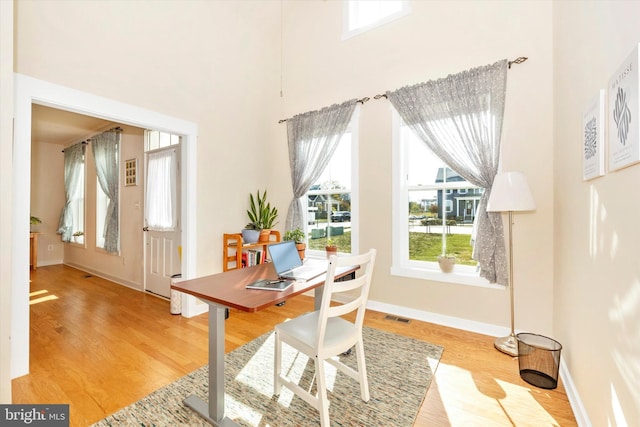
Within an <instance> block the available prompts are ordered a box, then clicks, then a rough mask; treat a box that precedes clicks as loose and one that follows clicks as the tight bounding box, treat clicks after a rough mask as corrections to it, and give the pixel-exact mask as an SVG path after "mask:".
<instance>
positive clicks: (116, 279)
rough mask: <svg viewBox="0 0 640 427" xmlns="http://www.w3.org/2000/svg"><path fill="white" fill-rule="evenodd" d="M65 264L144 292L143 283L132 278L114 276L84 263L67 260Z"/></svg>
mask: <svg viewBox="0 0 640 427" xmlns="http://www.w3.org/2000/svg"><path fill="white" fill-rule="evenodd" d="M64 265H68V266H69V267H73V268H75V269H77V270H80V271H84V272H86V273H90V274H93V275H94V276H98V277H100V278H102V279H106V280H109V281H110V282H113V283H117V284H118V285H122V286H126V287H127V288H131V289H133V290H135V291H140V292H142V291H143V289H142V285H141V284H140V283H136V282H132V281H130V280H126V279H122V278H120V277H116V276H112V275H110V274H107V273H103V272H102V271H98V270H95V269H93V268H91V267H86V266H84V265H80V264H76V263H73V262H66V263H64Z"/></svg>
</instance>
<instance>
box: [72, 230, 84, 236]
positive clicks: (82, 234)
mask: <svg viewBox="0 0 640 427" xmlns="http://www.w3.org/2000/svg"><path fill="white" fill-rule="evenodd" d="M73 236H74V237H80V236H84V232H82V231H76V232H75V233H73Z"/></svg>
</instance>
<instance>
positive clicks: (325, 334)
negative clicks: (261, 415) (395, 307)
mask: <svg viewBox="0 0 640 427" xmlns="http://www.w3.org/2000/svg"><path fill="white" fill-rule="evenodd" d="M375 258H376V250H375V249H371V250H369V252H367V253H365V254H362V255H352V256H341V257H337V256H335V255H333V256H331V257H330V259H329V269H328V271H327V277H326V280H325V285H324V292H323V295H322V304H321V306H320V310H317V311H314V312H311V313H307V314H304V315H301V316H299V317H296V318H295V319H292V320H289V321H287V322H284V323H281V324H279V325H276V327H275V339H276V340H275V369H274V394H275V395H279V394H280V388H281V386H283V385H284V386H286V387H287V388H289V389H290V390H291V391H293V392H294V393H295V394H296V395H298V396H299V397H300V398H302V399H304V400H305V401H306V402H307V403H309V404H310V405H311V406H313V407H314V408H316V409H317V410H318V411H319V412H320V425H321V426H322V427H329V401H328V398H327V382H326V378H325V371H324V362H327V363H330V364H331V365H333V366H335V367H336V368H337V369H339V370H340V371H341V372H343V373H345V374H346V375H348V376H350V377H351V378H353V379H355V380H356V381H358V382H359V383H360V394H361V397H362V400H364V401H365V402H367V401H369V384H368V382H367V369H366V365H365V356H364V346H363V342H362V324H363V322H364V314H365V309H366V304H367V300H368V297H369V287H370V285H371V276H372V273H373V266H374V263H375ZM352 265H359V266H360V270H359V271H358V273H359V274H356V277H355V278H353V279H351V280H344V281H343V279H341V281H338V282H336V281H335V274H336V269H337V268H339V267H344V266H352ZM343 292H349V294H347V295H346V296H347V297H349V298H353V299H351V300H350V301H349V302H347V303H344V304H337V305H336V304H335V302H334V305H333V306H332V305H331V300H332V297H333V296H335V295H336V294H338V293H343ZM354 311H357V313H356V318H355V322H351V321H348V320H346V319H344V318H343V317H341V316H344V315H345V314H348V313H351V312H354ZM283 342H284V343H286V344H288V345H290V346H291V347H293V348H294V349H296V350H298V351H300V352H302V353H304V354H306V355H307V356H309V357H310V358H313V359H314V362H315V370H316V380H317V387H316V388H317V394H316V395H315V396H314V395H312V394H311V393H309V392H308V391H307V390H304V389H303V388H302V387H300V386H299V385H298V384H296V383H294V382H292V381H291V380H289V379H288V378H286V377H285V376H283V375H282V366H281V365H282V361H281V359H282V343H283ZM354 345H355V348H356V351H355V353H356V357H357V370H354V369H352V368H350V367H348V366H346V365H345V364H343V363H342V362H340V361H339V360H338V358H337V357H335V356H339V355H341V354H343V353H345V352H347V351H348V350H350V349H351V348H352V347H353V346H354Z"/></svg>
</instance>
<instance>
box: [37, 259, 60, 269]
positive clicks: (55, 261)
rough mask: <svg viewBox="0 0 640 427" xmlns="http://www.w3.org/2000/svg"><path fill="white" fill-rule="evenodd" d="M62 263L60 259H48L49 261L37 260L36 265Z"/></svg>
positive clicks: (43, 265)
mask: <svg viewBox="0 0 640 427" xmlns="http://www.w3.org/2000/svg"><path fill="white" fill-rule="evenodd" d="M60 264H63V261H62V260H61V259H55V260H49V261H38V265H37V266H38V267H48V266H50V265H60Z"/></svg>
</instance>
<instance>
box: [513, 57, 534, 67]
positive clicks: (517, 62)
mask: <svg viewBox="0 0 640 427" xmlns="http://www.w3.org/2000/svg"><path fill="white" fill-rule="evenodd" d="M527 59H529V58H528V57H526V56H519V57H517V58H516V59H514V60H513V61H509V68H511V64H522V63H523V62H524V61H526V60H527Z"/></svg>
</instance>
